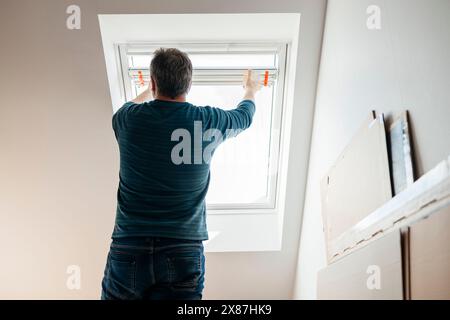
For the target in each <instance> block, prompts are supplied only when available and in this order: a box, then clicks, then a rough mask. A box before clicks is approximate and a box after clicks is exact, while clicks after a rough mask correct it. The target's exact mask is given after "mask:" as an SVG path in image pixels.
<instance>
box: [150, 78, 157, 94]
mask: <svg viewBox="0 0 450 320" xmlns="http://www.w3.org/2000/svg"><path fill="white" fill-rule="evenodd" d="M150 91H151V92H152V93H153V96H155V93H156V82H155V79H153V77H152V76H150Z"/></svg>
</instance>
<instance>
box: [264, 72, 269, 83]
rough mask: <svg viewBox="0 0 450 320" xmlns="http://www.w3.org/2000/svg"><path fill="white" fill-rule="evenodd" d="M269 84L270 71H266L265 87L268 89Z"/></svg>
mask: <svg viewBox="0 0 450 320" xmlns="http://www.w3.org/2000/svg"><path fill="white" fill-rule="evenodd" d="M268 84H269V71H268V70H266V71H265V72H264V87H267V85H268Z"/></svg>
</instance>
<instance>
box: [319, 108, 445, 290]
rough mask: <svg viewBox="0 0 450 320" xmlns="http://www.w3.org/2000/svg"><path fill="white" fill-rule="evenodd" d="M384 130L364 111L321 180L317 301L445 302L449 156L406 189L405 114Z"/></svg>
mask: <svg viewBox="0 0 450 320" xmlns="http://www.w3.org/2000/svg"><path fill="white" fill-rule="evenodd" d="M388 128H389V129H388V132H386V130H385V125H384V119H383V115H378V116H376V115H375V113H371V115H370V117H369V119H368V120H367V121H365V123H364V124H363V126H362V127H361V128H360V129H359V131H358V133H357V134H356V135H355V137H354V138H353V139H352V140H351V142H350V143H349V145H348V146H347V147H346V148H345V150H344V152H343V153H342V154H341V155H340V156H339V158H338V159H337V161H336V163H335V165H334V166H333V167H332V168H331V169H330V170H329V172H328V174H327V175H326V176H325V177H324V179H323V180H322V184H321V192H322V215H323V220H324V227H325V228H324V233H325V238H326V243H327V256H328V264H329V265H328V266H327V267H326V268H324V269H323V270H321V271H320V272H319V274H318V298H319V299H450V241H449V240H450V238H449V237H450V236H449V234H450V233H448V232H447V230H449V229H450V158H449V159H447V160H444V161H443V162H442V163H440V164H439V165H438V166H436V168H435V169H433V170H431V171H430V172H428V173H427V174H425V175H423V176H422V177H421V178H420V179H419V180H418V181H417V182H415V183H413V182H414V176H413V169H412V168H413V166H412V156H411V148H410V146H409V144H410V142H409V128H408V123H407V114H406V113H404V114H403V115H402V116H401V117H400V118H399V119H398V120H396V121H394V122H393V123H392V125H390V126H389V127H388ZM392 194H397V196H396V197H394V198H392Z"/></svg>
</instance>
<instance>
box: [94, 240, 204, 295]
mask: <svg viewBox="0 0 450 320" xmlns="http://www.w3.org/2000/svg"><path fill="white" fill-rule="evenodd" d="M204 275H205V256H204V252H203V243H202V241H201V240H182V239H170V238H155V237H128V238H118V239H113V241H112V243H111V246H110V251H109V254H108V259H107V262H106V267H105V272H104V276H103V281H102V296H101V298H102V300H116V299H120V300H134V299H171V300H179V299H183V300H200V299H201V298H202V292H203V283H204Z"/></svg>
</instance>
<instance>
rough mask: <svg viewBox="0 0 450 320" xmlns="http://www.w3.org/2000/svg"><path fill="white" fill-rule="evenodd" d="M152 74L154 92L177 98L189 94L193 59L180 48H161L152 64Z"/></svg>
mask: <svg viewBox="0 0 450 320" xmlns="http://www.w3.org/2000/svg"><path fill="white" fill-rule="evenodd" d="M150 76H151V78H152V90H153V91H154V92H153V94H156V95H157V96H164V97H168V98H171V99H175V98H177V97H179V96H182V95H184V94H187V93H188V91H189V89H190V87H191V81H192V63H191V60H190V59H189V57H188V55H187V54H186V53H184V52H181V51H180V50H178V49H175V48H160V49H158V50H156V51H155V53H154V56H153V60H152V62H151V64H150Z"/></svg>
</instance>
